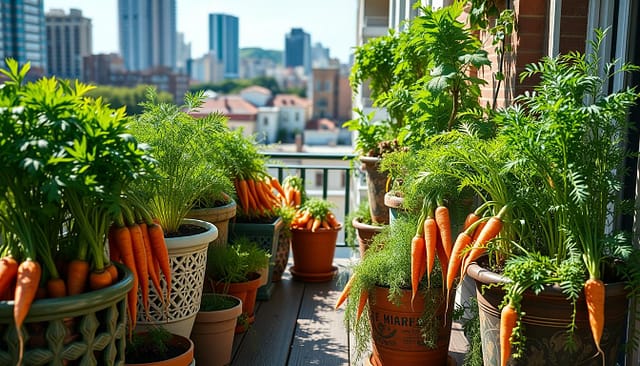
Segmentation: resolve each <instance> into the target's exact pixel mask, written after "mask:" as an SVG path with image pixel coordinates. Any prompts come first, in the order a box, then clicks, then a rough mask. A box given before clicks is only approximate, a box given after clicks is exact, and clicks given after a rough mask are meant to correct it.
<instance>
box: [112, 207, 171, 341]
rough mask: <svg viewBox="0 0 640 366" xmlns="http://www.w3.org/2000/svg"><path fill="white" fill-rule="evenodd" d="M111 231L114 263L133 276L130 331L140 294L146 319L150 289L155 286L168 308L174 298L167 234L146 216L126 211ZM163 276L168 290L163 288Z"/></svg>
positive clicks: (134, 319) (130, 292)
mask: <svg viewBox="0 0 640 366" xmlns="http://www.w3.org/2000/svg"><path fill="white" fill-rule="evenodd" d="M123 212H124V213H125V215H124V216H120V217H118V218H117V219H116V221H115V222H114V223H113V225H111V228H110V230H109V253H110V254H109V255H110V258H111V260H113V261H117V262H121V263H123V264H124V265H125V266H127V267H128V268H129V270H131V272H132V273H133V278H134V280H133V287H132V288H131V290H130V291H129V293H128V294H127V299H128V302H127V306H128V313H129V318H130V322H131V324H130V329H133V328H134V327H135V322H136V318H137V306H138V294H140V298H141V300H142V306H143V309H144V311H145V314H146V315H147V317H148V316H149V289H150V285H153V287H154V288H155V290H156V292H157V293H158V295H159V298H160V300H161V301H162V303H163V304H164V305H165V309H166V304H167V303H168V302H169V298H170V295H171V293H170V292H171V267H170V263H169V253H168V251H167V246H166V244H165V241H164V232H163V230H162V227H161V226H160V225H159V224H158V223H157V220H153V219H151V218H150V217H149V216H148V215H147V214H146V213H144V212H143V213H141V214H140V215H138V216H139V217H138V219H135V218H134V217H135V216H134V214H133V213H132V212H131V211H129V210H127V209H125V210H123ZM162 276H164V280H165V284H166V288H164V289H163V287H162V282H161V279H162Z"/></svg>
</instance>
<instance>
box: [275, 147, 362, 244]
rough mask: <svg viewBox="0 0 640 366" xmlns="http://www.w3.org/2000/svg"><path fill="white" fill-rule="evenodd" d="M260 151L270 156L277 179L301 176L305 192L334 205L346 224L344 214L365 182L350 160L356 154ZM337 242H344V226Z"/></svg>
mask: <svg viewBox="0 0 640 366" xmlns="http://www.w3.org/2000/svg"><path fill="white" fill-rule="evenodd" d="M263 154H264V155H265V156H268V157H269V160H268V163H267V168H268V169H269V173H270V174H271V175H273V176H275V177H277V178H278V180H280V181H283V179H284V178H285V177H286V176H287V175H298V176H300V177H301V178H302V179H303V180H304V182H305V190H306V192H307V195H308V196H309V197H319V198H323V199H325V200H329V201H331V202H333V203H334V204H335V205H336V207H337V208H336V210H334V213H335V215H336V216H337V218H338V220H339V221H340V222H343V223H344V225H348V223H345V218H346V217H347V216H348V215H349V212H351V211H352V210H353V209H354V208H355V207H356V205H357V204H358V203H359V202H360V190H361V187H362V186H363V184H362V182H364V175H363V173H362V172H361V171H360V170H359V169H357V168H356V167H355V165H354V164H353V163H352V161H353V159H354V158H355V157H356V156H357V155H355V154H338V153H322V154H314V153H299V152H295V153H288V152H271V151H264V152H263ZM332 173H333V174H332ZM312 174H315V177H313V176H312ZM337 246H346V244H345V240H344V230H343V231H341V233H340V235H339V237H338V244H337Z"/></svg>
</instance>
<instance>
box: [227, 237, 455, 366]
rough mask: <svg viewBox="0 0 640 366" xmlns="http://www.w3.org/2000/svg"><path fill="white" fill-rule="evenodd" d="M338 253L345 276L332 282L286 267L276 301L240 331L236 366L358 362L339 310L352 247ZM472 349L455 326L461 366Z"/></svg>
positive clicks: (260, 307)
mask: <svg viewBox="0 0 640 366" xmlns="http://www.w3.org/2000/svg"><path fill="white" fill-rule="evenodd" d="M336 252H337V253H336V258H335V259H334V264H335V265H337V266H338V268H339V274H338V275H337V276H336V277H335V278H334V279H333V280H332V281H330V282H324V283H304V282H300V281H296V280H293V279H292V278H291V274H290V273H289V271H288V270H287V271H285V273H284V274H283V276H282V281H280V282H278V283H276V284H275V286H274V290H273V293H272V295H271V299H269V300H268V301H258V302H257V304H256V311H255V312H256V321H255V323H254V324H253V325H252V326H251V327H250V328H249V330H248V331H247V332H245V333H242V334H236V336H235V339H234V346H233V361H232V363H231V365H233V366H246V365H256V366H260V365H264V366H280V365H282V366H285V365H287V366H288V365H290V366H301V365H321V366H332V365H352V364H353V365H355V363H354V362H355V360H352V359H351V352H350V341H349V336H348V334H347V331H346V328H345V326H344V323H343V312H344V311H343V310H342V309H339V310H337V311H336V310H334V309H333V306H334V304H335V302H336V300H337V298H338V296H339V294H340V291H341V290H342V287H341V285H342V284H343V283H344V280H343V277H341V276H345V275H346V273H347V272H348V268H349V266H350V263H351V260H350V259H349V258H348V254H347V255H344V254H346V253H347V252H346V251H342V250H340V249H338V250H337V251H336ZM340 254H342V255H340ZM290 265H291V259H290V260H289V266H290ZM466 348H467V342H466V339H465V337H464V335H463V333H462V329H461V327H460V326H459V325H458V324H454V327H453V331H452V334H451V342H450V346H449V350H450V355H451V356H452V357H453V358H455V359H456V361H457V364H458V365H461V364H462V360H463V359H464V353H465V352H466Z"/></svg>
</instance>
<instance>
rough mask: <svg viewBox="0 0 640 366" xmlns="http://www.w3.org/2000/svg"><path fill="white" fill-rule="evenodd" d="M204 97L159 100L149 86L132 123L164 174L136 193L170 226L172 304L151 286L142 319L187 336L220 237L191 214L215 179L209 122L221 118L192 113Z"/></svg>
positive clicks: (141, 309)
mask: <svg viewBox="0 0 640 366" xmlns="http://www.w3.org/2000/svg"><path fill="white" fill-rule="evenodd" d="M202 101H203V95H202V94H201V93H200V94H187V95H186V96H185V105H184V106H176V105H174V104H167V103H157V101H156V98H155V92H154V91H153V90H149V92H148V97H147V101H146V102H145V103H144V104H143V107H144V112H143V113H142V114H140V115H139V116H138V117H137V118H136V119H135V121H134V122H133V123H132V130H133V131H134V134H135V136H137V137H138V138H139V139H140V141H143V142H145V143H147V144H149V145H150V146H151V152H152V154H153V157H154V159H155V161H156V165H157V171H158V175H159V177H158V178H157V179H156V180H155V181H154V182H153V183H152V184H143V185H137V186H136V187H134V188H135V189H133V190H132V191H133V192H132V194H131V196H132V197H135V199H136V200H137V201H139V202H140V204H141V205H142V206H145V207H146V208H147V210H148V211H149V215H150V216H151V217H153V218H155V219H157V221H158V222H159V224H160V225H161V226H162V228H163V229H164V234H165V235H164V236H165V242H166V247H167V249H168V256H169V258H170V265H171V268H172V271H171V273H172V274H171V278H170V280H168V279H166V278H165V279H164V282H163V283H162V286H163V287H165V286H167V285H170V287H169V289H168V290H167V293H168V294H169V296H168V299H166V300H167V303H165V297H166V296H163V294H161V293H159V292H158V289H156V288H155V287H149V288H148V292H149V303H150V305H149V306H150V310H149V311H148V312H147V311H146V309H144V307H143V304H144V303H143V302H139V311H138V312H137V313H138V322H137V323H138V324H139V325H141V326H144V325H147V324H155V323H158V322H161V323H162V324H163V326H164V327H165V328H167V329H168V330H169V331H170V332H171V333H174V334H179V335H182V336H185V337H188V336H189V334H190V333H191V328H192V326H193V321H194V319H195V316H196V314H197V312H198V309H199V303H200V297H201V295H202V287H203V284H204V278H205V266H206V260H207V249H208V247H209V243H211V242H212V241H213V240H215V239H216V237H217V229H216V227H215V226H214V225H213V224H211V223H208V222H206V221H202V220H196V219H186V218H185V217H186V216H187V214H188V212H189V210H190V209H191V208H192V207H193V205H194V204H195V203H196V201H197V200H198V198H200V197H202V195H203V194H204V193H205V192H207V190H208V189H210V187H211V186H212V184H214V181H215V178H214V175H212V174H211V169H213V168H212V167H211V166H210V163H209V161H208V160H207V159H206V153H207V150H206V149H203V148H202V147H203V146H207V144H208V143H209V142H208V138H209V137H208V133H207V132H208V131H209V129H208V125H207V124H209V123H215V122H216V120H215V119H214V118H211V119H200V120H198V119H195V118H194V117H192V116H191V115H189V113H188V112H189V111H190V110H192V109H194V108H197V107H198V106H200V105H201V103H202ZM145 287H147V286H143V293H144V291H146V290H145ZM142 300H144V297H143V299H142ZM147 313H148V314H147ZM147 317H149V318H147Z"/></svg>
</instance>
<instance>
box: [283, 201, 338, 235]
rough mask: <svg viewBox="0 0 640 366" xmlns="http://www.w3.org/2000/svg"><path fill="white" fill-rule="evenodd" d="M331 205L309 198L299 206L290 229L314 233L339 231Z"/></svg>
mask: <svg viewBox="0 0 640 366" xmlns="http://www.w3.org/2000/svg"><path fill="white" fill-rule="evenodd" d="M331 206H332V204H331V203H329V202H328V201H325V200H321V199H318V198H310V199H308V200H307V201H306V202H305V203H303V204H302V206H300V208H299V209H298V210H297V211H296V215H295V217H294V218H293V222H292V223H291V227H292V228H295V229H306V230H311V231H312V232H316V231H318V230H319V229H331V230H339V229H340V228H342V224H340V222H339V221H338V219H337V218H336V215H335V214H334V213H333V212H331Z"/></svg>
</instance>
